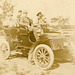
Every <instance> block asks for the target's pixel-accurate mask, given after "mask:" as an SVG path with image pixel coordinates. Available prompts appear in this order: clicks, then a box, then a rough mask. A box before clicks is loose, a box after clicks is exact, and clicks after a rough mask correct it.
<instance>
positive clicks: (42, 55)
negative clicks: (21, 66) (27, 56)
mask: <svg viewBox="0 0 75 75" xmlns="http://www.w3.org/2000/svg"><path fill="white" fill-rule="evenodd" d="M33 60H34V62H35V64H36V65H37V66H38V67H39V68H42V69H44V70H46V69H49V68H50V67H51V66H52V65H53V62H54V54H53V51H52V49H51V48H50V47H49V46H48V45H45V44H40V45H38V46H36V48H35V49H34V52H33Z"/></svg>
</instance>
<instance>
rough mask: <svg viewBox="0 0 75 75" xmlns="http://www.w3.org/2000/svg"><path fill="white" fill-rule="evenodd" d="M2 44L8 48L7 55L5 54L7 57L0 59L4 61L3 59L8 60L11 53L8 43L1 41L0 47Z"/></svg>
mask: <svg viewBox="0 0 75 75" xmlns="http://www.w3.org/2000/svg"><path fill="white" fill-rule="evenodd" d="M3 43H4V44H6V45H7V47H8V54H7V56H6V57H1V59H3V60H5V59H8V58H9V56H10V54H11V51H10V46H9V43H8V42H7V41H2V42H0V46H1V45H2V44H3ZM0 48H1V47H0ZM0 50H1V49H0Z"/></svg>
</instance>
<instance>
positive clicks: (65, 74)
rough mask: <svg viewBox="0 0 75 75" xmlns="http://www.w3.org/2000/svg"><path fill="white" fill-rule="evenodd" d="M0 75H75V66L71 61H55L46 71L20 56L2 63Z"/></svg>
mask: <svg viewBox="0 0 75 75" xmlns="http://www.w3.org/2000/svg"><path fill="white" fill-rule="evenodd" d="M0 75H75V64H74V63H72V62H70V61H69V62H68V61H55V62H54V64H53V66H52V67H51V68H50V70H48V71H44V70H42V69H39V68H38V67H37V66H36V65H35V64H32V63H30V62H29V61H28V60H27V58H25V57H22V56H21V55H19V56H18V57H15V56H14V57H13V58H10V59H9V60H3V61H0Z"/></svg>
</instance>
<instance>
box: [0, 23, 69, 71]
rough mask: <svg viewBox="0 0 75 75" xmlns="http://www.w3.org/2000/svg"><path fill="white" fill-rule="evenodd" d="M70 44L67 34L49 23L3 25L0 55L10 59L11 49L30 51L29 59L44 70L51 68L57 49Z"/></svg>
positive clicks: (0, 35) (0, 37)
mask: <svg viewBox="0 0 75 75" xmlns="http://www.w3.org/2000/svg"><path fill="white" fill-rule="evenodd" d="M30 28H31V27H30ZM67 45H68V42H67V40H66V39H65V36H64V35H63V34H62V33H60V32H59V31H58V30H55V29H54V30H53V29H51V28H50V27H49V26H47V25H38V24H35V25H34V26H33V28H32V30H31V29H28V27H24V26H22V25H21V26H19V27H8V26H7V27H3V28H2V29H1V30H0V57H1V58H2V59H8V58H9V57H10V56H11V51H13V50H16V51H19V50H21V51H22V52H23V54H25V52H26V51H28V60H32V61H34V63H35V64H36V65H37V66H38V67H39V68H42V69H44V70H46V69H49V68H50V67H51V66H52V65H53V62H54V53H53V51H55V50H60V49H61V50H62V49H65V47H66V46H67Z"/></svg>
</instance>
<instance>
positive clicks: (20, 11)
mask: <svg viewBox="0 0 75 75" xmlns="http://www.w3.org/2000/svg"><path fill="white" fill-rule="evenodd" d="M21 18H22V10H19V11H18V15H17V25H18V26H19V24H20V22H21Z"/></svg>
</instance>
